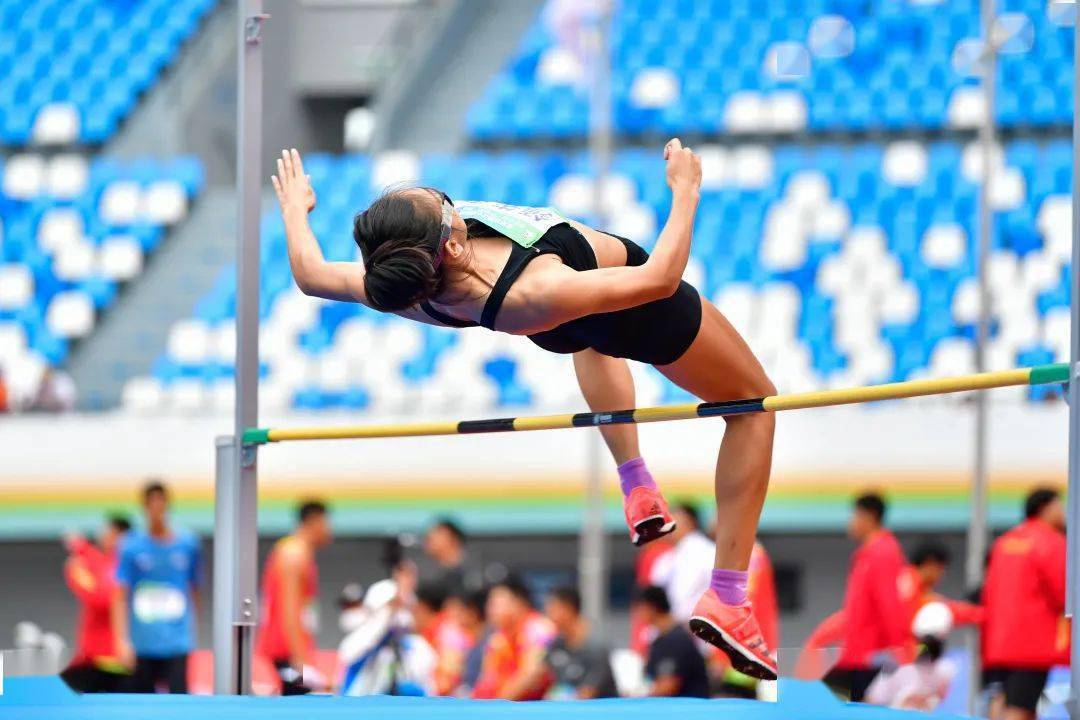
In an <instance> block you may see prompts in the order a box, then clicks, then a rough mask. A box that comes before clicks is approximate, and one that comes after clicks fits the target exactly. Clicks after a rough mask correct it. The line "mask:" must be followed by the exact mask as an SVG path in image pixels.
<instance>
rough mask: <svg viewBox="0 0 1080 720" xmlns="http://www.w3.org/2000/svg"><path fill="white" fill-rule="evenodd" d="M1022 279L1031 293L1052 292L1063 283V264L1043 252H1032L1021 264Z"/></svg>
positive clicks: (1024, 285)
mask: <svg viewBox="0 0 1080 720" xmlns="http://www.w3.org/2000/svg"><path fill="white" fill-rule="evenodd" d="M1020 279H1021V280H1020V281H1021V284H1022V285H1023V287H1025V288H1026V289H1028V290H1029V291H1030V292H1045V291H1047V290H1052V289H1054V288H1055V287H1057V286H1058V284H1059V283H1060V282H1061V263H1060V262H1058V261H1057V260H1055V259H1053V258H1051V257H1050V256H1049V255H1047V254H1046V253H1045V252H1043V251H1041V250H1040V251H1035V252H1030V253H1028V254H1027V255H1025V256H1024V259H1023V260H1022V261H1021V263H1020Z"/></svg>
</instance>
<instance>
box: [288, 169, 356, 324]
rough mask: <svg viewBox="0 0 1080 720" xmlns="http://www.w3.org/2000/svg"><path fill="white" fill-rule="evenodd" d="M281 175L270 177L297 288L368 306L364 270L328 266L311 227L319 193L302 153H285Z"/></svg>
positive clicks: (347, 265)
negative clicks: (309, 218) (309, 214)
mask: <svg viewBox="0 0 1080 720" xmlns="http://www.w3.org/2000/svg"><path fill="white" fill-rule="evenodd" d="M277 169H278V174H277V175H272V176H271V177H270V182H271V183H272V184H273V186H274V192H275V193H276V194H277V199H278V203H279V204H280V205H281V219H282V220H283V221H284V222H285V243H286V245H287V246H288V250H289V267H290V268H292V273H293V279H294V280H296V285H297V287H299V288H300V290H301V292H303V293H304V294H305V295H314V296H315V297H321V298H326V299H327V300H343V301H346V302H357V303H366V301H367V297H366V296H365V295H364V268H363V266H362V265H361V264H360V263H355V262H327V261H326V258H325V257H323V253H322V248H320V247H319V242H318V240H316V239H315V234H314V233H313V232H311V225H310V224H309V223H308V213H310V212H311V211H312V210H313V209H314V208H315V191H314V190H313V189H312V187H311V180H310V179H309V178H308V176H307V175H305V174H304V164H303V162H302V161H301V160H300V153H299V152H297V151H296V150H295V149H294V150H282V151H281V157H280V158H278V161H277Z"/></svg>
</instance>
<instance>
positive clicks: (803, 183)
mask: <svg viewBox="0 0 1080 720" xmlns="http://www.w3.org/2000/svg"><path fill="white" fill-rule="evenodd" d="M831 196H832V188H830V187H829V179H828V178H827V177H825V175H824V173H820V172H818V171H816V170H804V171H802V172H798V173H795V174H794V175H792V176H791V178H790V179H789V180H788V182H787V185H786V186H785V187H784V197H786V198H787V200H788V202H789V203H791V205H792V206H793V207H794V208H795V209H796V210H798V211H800V212H803V211H807V210H813V209H814V208H817V207H821V206H822V205H824V204H825V203H827V202H828V201H829V198H830V197H831Z"/></svg>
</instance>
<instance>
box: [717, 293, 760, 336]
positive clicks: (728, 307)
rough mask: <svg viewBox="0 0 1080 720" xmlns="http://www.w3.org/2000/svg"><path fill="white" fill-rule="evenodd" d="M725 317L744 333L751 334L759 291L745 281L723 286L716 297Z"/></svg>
mask: <svg viewBox="0 0 1080 720" xmlns="http://www.w3.org/2000/svg"><path fill="white" fill-rule="evenodd" d="M715 302H716V306H717V307H718V308H719V309H720V312H722V313H723V314H724V317H726V318H727V319H728V321H729V322H730V323H731V324H732V325H734V326H735V329H736V330H738V331H739V332H740V333H742V334H744V335H745V334H749V333H750V328H751V323H752V322H753V319H754V314H755V312H756V310H757V293H755V292H754V289H753V288H752V287H751V286H750V285H747V284H745V283H732V284H730V285H726V286H725V287H724V288H722V289H721V290H720V292H719V294H718V295H717V296H716V299H715Z"/></svg>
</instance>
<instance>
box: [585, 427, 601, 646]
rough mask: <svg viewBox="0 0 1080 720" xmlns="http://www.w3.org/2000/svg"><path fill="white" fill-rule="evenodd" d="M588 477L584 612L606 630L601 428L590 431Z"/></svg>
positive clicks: (590, 621) (594, 622)
mask: <svg viewBox="0 0 1080 720" xmlns="http://www.w3.org/2000/svg"><path fill="white" fill-rule="evenodd" d="M587 443H588V449H587V450H586V452H587V453H588V459H587V467H588V470H587V472H588V475H587V477H586V479H585V518H584V522H583V523H582V526H581V539H580V544H581V547H580V553H581V555H580V559H579V561H578V584H579V585H580V587H581V605H582V612H583V613H584V615H585V617H586V618H587V619H588V621H589V623H590V624H591V625H592V627H593V628H595V632H599V633H603V632H604V629H603V627H602V625H603V622H604V618H606V617H607V595H608V593H607V590H608V563H607V542H606V537H605V534H604V486H603V476H604V472H603V462H604V459H605V458H604V442H603V439H602V438H601V437H600V433H599V432H594V433H589V438H588V441H587Z"/></svg>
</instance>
